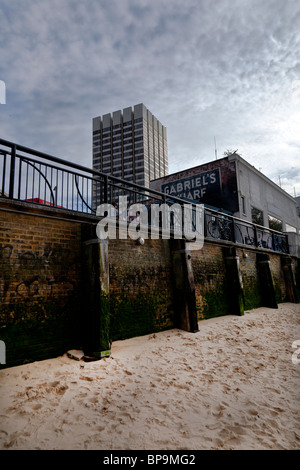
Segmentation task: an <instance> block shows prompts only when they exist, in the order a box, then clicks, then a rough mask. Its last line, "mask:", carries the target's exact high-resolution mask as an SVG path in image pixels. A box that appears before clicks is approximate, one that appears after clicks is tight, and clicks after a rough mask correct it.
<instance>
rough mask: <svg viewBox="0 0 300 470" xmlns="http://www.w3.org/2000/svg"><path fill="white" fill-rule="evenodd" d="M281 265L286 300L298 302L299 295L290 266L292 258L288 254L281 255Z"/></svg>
mask: <svg viewBox="0 0 300 470" xmlns="http://www.w3.org/2000/svg"><path fill="white" fill-rule="evenodd" d="M281 267H282V271H283V276H284V281H285V291H286V301H287V302H293V303H299V296H298V292H297V286H296V281H295V278H294V273H293V268H292V259H291V258H290V257H289V256H283V257H282V258H281Z"/></svg>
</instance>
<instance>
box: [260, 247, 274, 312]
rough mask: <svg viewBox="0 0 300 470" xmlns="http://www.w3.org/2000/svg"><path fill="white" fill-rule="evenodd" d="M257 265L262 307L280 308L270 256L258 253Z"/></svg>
mask: <svg viewBox="0 0 300 470" xmlns="http://www.w3.org/2000/svg"><path fill="white" fill-rule="evenodd" d="M256 265H257V270H258V276H259V286H260V291H261V299H262V306H263V307H270V308H278V305H277V300H276V293H275V286H274V281H273V277H272V273H271V268H270V257H269V255H267V254H266V253H256Z"/></svg>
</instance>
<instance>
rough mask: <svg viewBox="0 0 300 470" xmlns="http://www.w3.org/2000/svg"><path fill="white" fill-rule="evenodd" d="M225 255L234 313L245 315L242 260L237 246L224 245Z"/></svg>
mask: <svg viewBox="0 0 300 470" xmlns="http://www.w3.org/2000/svg"><path fill="white" fill-rule="evenodd" d="M223 256H224V261H225V267H226V279H227V288H228V291H229V295H228V298H229V302H230V309H231V312H232V315H244V310H245V305H244V291H243V279H242V276H241V271H240V260H239V257H238V256H237V254H236V248H235V247H224V248H223Z"/></svg>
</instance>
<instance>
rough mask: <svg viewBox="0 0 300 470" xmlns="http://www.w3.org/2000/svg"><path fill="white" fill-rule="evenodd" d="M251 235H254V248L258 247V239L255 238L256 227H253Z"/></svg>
mask: <svg viewBox="0 0 300 470" xmlns="http://www.w3.org/2000/svg"><path fill="white" fill-rule="evenodd" d="M253 233H254V243H255V246H256V247H258V237H257V227H256V225H253Z"/></svg>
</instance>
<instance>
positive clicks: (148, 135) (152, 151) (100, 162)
mask: <svg viewBox="0 0 300 470" xmlns="http://www.w3.org/2000/svg"><path fill="white" fill-rule="evenodd" d="M93 168H94V169H95V170H99V171H102V172H103V173H108V174H110V175H112V176H116V177H118V178H122V179H124V180H127V181H129V182H133V183H136V184H139V185H141V186H145V187H149V186H150V181H151V180H153V179H156V178H160V177H162V176H166V175H167V174H168V150H167V130H166V128H165V127H164V126H163V125H162V124H161V123H160V122H159V121H158V119H157V118H156V117H155V116H154V115H153V114H152V113H151V112H150V111H149V110H148V109H147V108H146V107H145V105H144V104H142V103H141V104H137V105H135V106H134V107H133V109H132V107H128V108H125V109H123V111H122V110H119V111H114V112H113V113H109V114H104V115H103V116H98V117H95V118H93ZM97 200H98V201H99V195H97Z"/></svg>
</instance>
